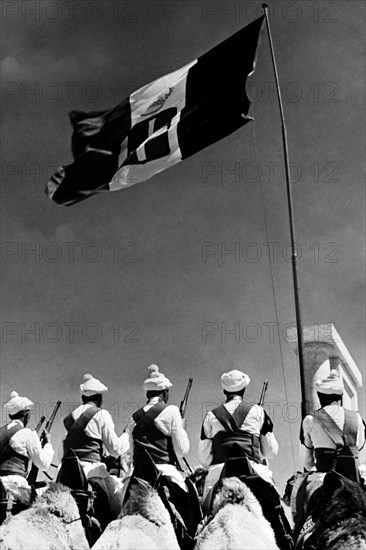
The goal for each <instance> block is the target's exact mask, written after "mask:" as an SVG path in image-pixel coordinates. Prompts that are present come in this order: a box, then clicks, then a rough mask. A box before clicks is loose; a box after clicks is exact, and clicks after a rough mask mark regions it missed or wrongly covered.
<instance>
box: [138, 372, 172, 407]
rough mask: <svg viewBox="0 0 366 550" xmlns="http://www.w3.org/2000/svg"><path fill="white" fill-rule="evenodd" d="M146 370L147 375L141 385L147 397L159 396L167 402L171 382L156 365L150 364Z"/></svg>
mask: <svg viewBox="0 0 366 550" xmlns="http://www.w3.org/2000/svg"><path fill="white" fill-rule="evenodd" d="M148 371H149V374H148V377H147V378H146V380H145V381H144V385H143V387H144V390H145V392H146V397H147V399H152V398H153V397H159V398H160V399H161V400H162V401H163V402H164V403H167V402H168V399H169V388H171V387H172V383H171V382H170V380H169V379H168V378H167V377H166V376H165V375H164V374H163V373H162V372H160V371H159V367H158V366H157V365H150V367H148Z"/></svg>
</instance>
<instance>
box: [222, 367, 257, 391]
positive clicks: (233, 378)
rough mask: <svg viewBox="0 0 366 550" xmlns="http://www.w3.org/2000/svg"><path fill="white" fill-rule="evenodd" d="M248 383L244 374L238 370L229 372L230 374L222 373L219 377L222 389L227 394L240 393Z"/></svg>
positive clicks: (248, 379)
mask: <svg viewBox="0 0 366 550" xmlns="http://www.w3.org/2000/svg"><path fill="white" fill-rule="evenodd" d="M249 382H250V378H249V376H248V375H247V374H245V373H244V372H241V371H240V370H231V371H230V372H224V374H223V375H222V376H221V386H222V389H223V390H225V391H228V392H236V391H240V390H242V389H244V388H246V387H247V385H248V384H249Z"/></svg>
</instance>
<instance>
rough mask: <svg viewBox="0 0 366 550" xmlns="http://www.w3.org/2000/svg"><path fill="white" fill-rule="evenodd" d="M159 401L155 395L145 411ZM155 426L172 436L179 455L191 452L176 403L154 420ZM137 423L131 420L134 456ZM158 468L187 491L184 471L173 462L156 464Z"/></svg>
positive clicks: (131, 443) (131, 439) (130, 429)
mask: <svg viewBox="0 0 366 550" xmlns="http://www.w3.org/2000/svg"><path fill="white" fill-rule="evenodd" d="M157 403H159V397H153V398H152V399H150V400H149V402H148V404H147V405H145V406H144V407H143V409H144V411H148V410H149V409H150V408H151V407H153V406H154V405H156V404H157ZM154 424H155V426H156V427H157V428H158V430H160V431H161V432H162V433H163V434H164V435H166V436H168V437H171V438H172V444H173V449H174V452H175V454H176V455H177V457H178V458H179V457H182V456H185V455H186V454H187V453H188V452H189V439H188V434H187V432H186V431H185V429H184V428H183V422H182V417H181V415H180V412H179V409H178V407H177V406H176V405H168V406H167V407H166V408H165V409H164V410H163V411H162V412H161V413H160V414H159V415H158V416H157V417H156V418H155V420H154ZM135 426H136V423H135V421H134V420H132V421H131V424H130V426H129V431H130V447H131V455H132V456H133V444H134V443H133V437H132V431H133V429H134V427H135ZM156 467H157V469H158V470H159V472H161V473H162V474H163V475H165V476H167V477H169V478H170V479H171V480H172V481H174V482H175V483H177V484H178V485H179V486H180V487H181V488H182V489H183V490H184V491H187V487H186V484H185V482H184V476H183V475H182V472H180V471H179V470H177V468H176V467H175V466H174V465H173V464H156Z"/></svg>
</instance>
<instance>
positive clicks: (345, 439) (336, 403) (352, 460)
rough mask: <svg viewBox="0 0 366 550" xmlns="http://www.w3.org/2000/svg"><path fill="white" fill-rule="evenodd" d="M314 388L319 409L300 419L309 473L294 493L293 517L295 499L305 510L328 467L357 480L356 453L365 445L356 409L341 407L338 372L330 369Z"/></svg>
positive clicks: (358, 468)
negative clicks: (297, 493)
mask: <svg viewBox="0 0 366 550" xmlns="http://www.w3.org/2000/svg"><path fill="white" fill-rule="evenodd" d="M315 387H316V390H317V394H318V398H319V402H320V406H321V408H320V409H318V410H317V411H315V412H314V413H312V414H308V415H307V416H306V417H305V418H304V420H303V435H304V459H303V460H304V470H305V471H307V472H310V473H308V475H307V476H306V477H307V478H306V480H305V482H304V484H303V485H302V488H303V491H301V490H300V488H299V495H298V497H297V496H296V493H295V492H293V493H294V494H293V495H292V507H293V512H294V515H295V516H296V515H298V513H301V511H300V510H296V511H295V509H296V506H295V502H294V499H295V498H296V505H297V504H298V505H299V507H300V504H301V506H302V507H303V508H304V509H306V505H307V503H308V501H309V499H310V496H311V495H312V494H313V492H314V491H315V489H317V488H318V487H319V486H320V485H322V483H323V479H324V476H325V474H326V472H328V471H329V470H331V469H334V470H336V471H338V472H339V473H342V474H343V475H345V476H346V477H348V478H350V479H353V480H354V481H357V482H359V481H360V473H361V472H362V468H361V467H360V463H359V456H358V453H359V451H360V450H361V449H362V448H363V447H364V445H365V429H364V425H363V421H362V418H361V416H360V415H359V413H358V412H356V411H351V410H348V409H345V408H344V407H342V395H343V392H344V386H343V382H342V380H341V377H340V375H339V372H338V371H337V370H335V369H333V370H331V371H330V373H329V375H328V376H327V377H326V378H324V379H322V380H318V381H317V382H316V384H315ZM305 487H306V492H305V494H303V495H302V493H304V489H305ZM303 499H305V502H304V501H303Z"/></svg>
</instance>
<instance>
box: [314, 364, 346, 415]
mask: <svg viewBox="0 0 366 550" xmlns="http://www.w3.org/2000/svg"><path fill="white" fill-rule="evenodd" d="M315 388H316V391H317V394H318V398H319V402H320V405H321V407H326V406H327V405H330V403H334V402H335V401H336V402H339V403H340V404H342V396H343V391H344V386H343V382H342V379H341V377H340V374H339V372H338V371H337V370H336V369H332V370H331V371H330V373H329V375H328V376H327V377H326V378H323V379H322V380H317V381H316V383H315Z"/></svg>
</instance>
